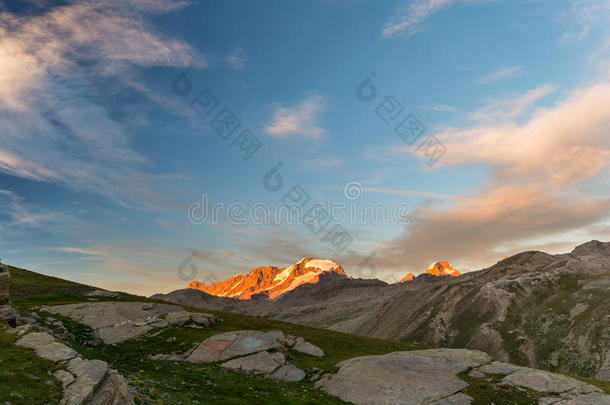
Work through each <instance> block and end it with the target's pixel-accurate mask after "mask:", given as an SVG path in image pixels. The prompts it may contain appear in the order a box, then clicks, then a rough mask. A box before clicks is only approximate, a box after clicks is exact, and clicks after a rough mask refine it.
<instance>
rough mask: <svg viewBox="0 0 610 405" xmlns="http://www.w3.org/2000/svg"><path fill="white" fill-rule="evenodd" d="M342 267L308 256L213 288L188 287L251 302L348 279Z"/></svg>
mask: <svg viewBox="0 0 610 405" xmlns="http://www.w3.org/2000/svg"><path fill="white" fill-rule="evenodd" d="M346 277H347V275H346V274H345V272H344V271H343V268H342V267H341V265H340V264H337V263H335V262H333V261H332V260H320V259H312V258H310V257H305V258H303V259H301V260H299V261H298V262H297V263H295V264H293V265H292V266H290V267H287V268H283V267H258V268H256V269H254V270H252V271H250V272H249V273H248V274H246V275H245V276H244V275H243V274H241V273H239V274H236V275H235V276H233V277H230V278H228V279H226V280H224V281H219V282H217V283H213V284H211V285H207V284H203V283H200V282H199V281H196V280H195V281H192V282H191V283H190V284H189V285H188V286H187V288H190V289H195V290H200V291H203V292H205V293H208V294H211V295H216V296H219V297H229V298H237V299H250V298H253V297H258V298H260V297H266V298H276V297H278V296H280V295H282V294H284V293H286V292H288V291H292V290H294V289H295V288H297V287H299V286H300V285H303V284H308V283H319V282H321V281H329V280H336V279H337V278H346Z"/></svg>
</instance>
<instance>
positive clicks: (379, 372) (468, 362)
mask: <svg viewBox="0 0 610 405" xmlns="http://www.w3.org/2000/svg"><path fill="white" fill-rule="evenodd" d="M490 361H491V359H490V358H489V356H488V355H486V354H485V353H483V352H479V351H471V350H462V349H433V350H417V351H410V352H395V353H389V354H385V355H381V356H364V357H356V358H353V359H349V360H346V361H343V362H341V363H339V364H337V367H339V372H338V373H337V374H335V375H332V376H330V377H329V378H323V379H321V380H320V381H319V382H318V383H316V387H317V388H321V389H322V390H324V391H326V392H327V393H329V394H331V395H334V396H337V397H339V398H341V399H342V400H344V401H349V402H353V403H355V404H366V405H377V404H405V405H406V404H409V405H413V404H428V403H431V402H434V401H440V400H443V399H446V398H448V397H451V396H452V395H454V394H456V393H458V392H459V391H461V390H462V389H464V388H466V387H467V386H468V384H467V383H466V382H464V381H463V380H461V379H459V378H458V377H457V374H459V373H461V372H463V371H466V370H468V369H470V368H473V367H478V366H481V365H483V364H486V363H489V362H490Z"/></svg>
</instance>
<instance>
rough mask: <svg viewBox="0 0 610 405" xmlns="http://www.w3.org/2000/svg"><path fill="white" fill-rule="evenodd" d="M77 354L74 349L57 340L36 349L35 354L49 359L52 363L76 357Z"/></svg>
mask: <svg viewBox="0 0 610 405" xmlns="http://www.w3.org/2000/svg"><path fill="white" fill-rule="evenodd" d="M77 354H78V353H76V351H74V349H72V348H71V347H68V346H66V345H65V344H63V343H59V342H52V343H49V344H48V345H44V346H40V347H39V348H38V349H36V355H37V356H38V357H41V358H43V359H47V360H51V361H52V362H54V363H57V362H60V361H66V360H70V359H72V358H74V357H76V355H77Z"/></svg>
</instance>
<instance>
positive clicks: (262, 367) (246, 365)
mask: <svg viewBox="0 0 610 405" xmlns="http://www.w3.org/2000/svg"><path fill="white" fill-rule="evenodd" d="M285 363H286V357H285V356H284V354H283V353H281V352H274V353H269V352H267V351H262V352H258V353H256V354H251V355H249V356H244V357H238V358H236V359H233V360H229V361H227V362H226V363H222V364H221V365H220V366H221V367H225V368H230V369H232V370H239V371H241V372H244V373H246V374H270V373H273V372H274V371H275V370H277V369H278V368H280V367H281V366H283V365H284V364H285Z"/></svg>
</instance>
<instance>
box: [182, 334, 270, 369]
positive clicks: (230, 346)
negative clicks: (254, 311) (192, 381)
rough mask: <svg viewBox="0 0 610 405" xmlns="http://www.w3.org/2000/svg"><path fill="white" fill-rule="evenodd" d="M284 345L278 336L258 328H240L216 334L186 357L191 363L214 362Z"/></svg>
mask: <svg viewBox="0 0 610 405" xmlns="http://www.w3.org/2000/svg"><path fill="white" fill-rule="evenodd" d="M280 347H282V345H281V344H280V342H278V341H277V338H276V337H275V336H273V335H270V334H268V333H265V332H260V331H256V330H239V331H235V332H226V333H220V334H218V335H214V336H212V337H210V338H208V339H206V340H204V341H203V342H201V344H200V345H199V346H198V347H197V348H196V349H195V350H194V351H193V352H192V353H191V354H190V355H189V356H188V357H187V358H186V361H189V362H191V363H212V362H215V361H224V360H229V359H232V358H234V357H239V356H246V355H249V354H253V353H258V352H262V351H265V350H271V349H279V348H280Z"/></svg>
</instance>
